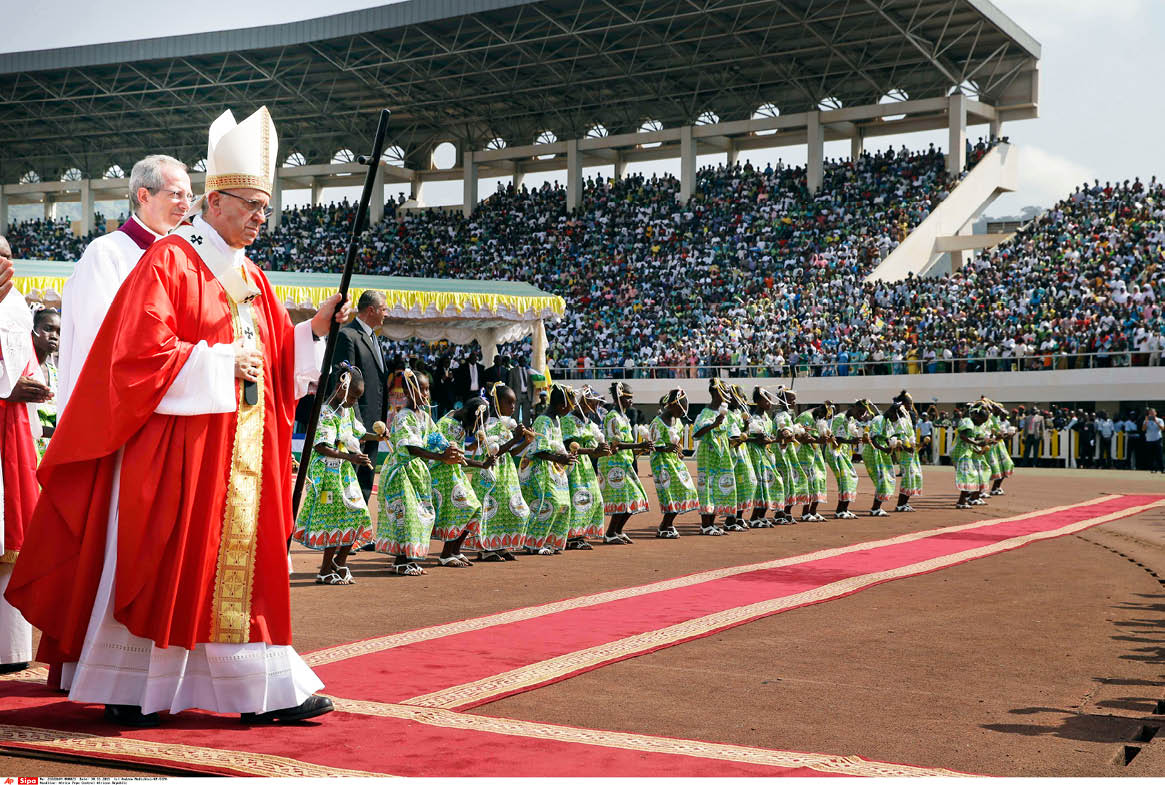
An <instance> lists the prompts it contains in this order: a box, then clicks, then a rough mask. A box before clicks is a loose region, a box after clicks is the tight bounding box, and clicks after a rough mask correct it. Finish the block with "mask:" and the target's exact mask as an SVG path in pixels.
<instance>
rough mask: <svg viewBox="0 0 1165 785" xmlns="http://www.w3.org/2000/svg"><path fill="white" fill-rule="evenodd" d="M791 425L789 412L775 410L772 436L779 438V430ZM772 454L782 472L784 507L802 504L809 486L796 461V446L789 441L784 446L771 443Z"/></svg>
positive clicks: (791, 417)
mask: <svg viewBox="0 0 1165 785" xmlns="http://www.w3.org/2000/svg"><path fill="white" fill-rule="evenodd" d="M792 427H793V415H792V413H791V412H788V411H783V412H777V413H776V415H775V416H774V417H773V437H774V438H779V437H780V435H781V430H782V429H786V428H792ZM773 454H774V456H776V457H777V468H778V469H779V470H780V471H782V472H783V474H782V476H781V479H782V480H783V481H784V486H785V501H784V506H785V507H791V506H793V505H794V504H804V503H805V500H806V499H807V498H808V497H809V486H808V485H806V483H805V475H804V474H802V473H801V464H800V463H798V462H797V447H796V445H795V444H794V443H793V442H789V443H788V444H786V445H785V446H784V447H782V446H781V445H779V444H774V445H773Z"/></svg>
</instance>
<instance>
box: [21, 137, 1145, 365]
mask: <svg viewBox="0 0 1165 785" xmlns="http://www.w3.org/2000/svg"><path fill="white" fill-rule="evenodd" d="M989 146H990V145H989V143H987V142H984V141H980V142H979V143H978V144H977V145H975V146H974V147H972V148H971V149H970V150H969V154H968V159H967V160H968V165H969V166H973V165H974V163H975V162H976V161H978V160H979V159H980V158H981V157H982V156H983V154H985V152H986V151H987V150H988V149H989ZM952 185H953V183H952V182H950V180H949V178H948V177H947V175H946V170H945V168H944V156H943V154H942V152H941V151H939V150H937V149H935V148H934V147H931V148H930V149H929V150H926V151H923V152H909V151H907V150H905V149H904V148H902V149H898V150H895V149H888V150H886V151H884V152H879V153H866V154H863V155H862V156H861V158H860V159H859V160H858V161H857V163H856V165H855V164H853V163H852V162H851V161H850V160H848V159H844V160H834V161H827V162H826V164H825V177H824V186H823V188H822V190H821V191H820V192H819V193H818V194H816V195H811V194H810V193H809V192H808V189H807V188H806V182H805V170H804V168H800V167H790V166H784V165H780V164H778V165H777V166H775V167H774V166H772V165H766V166H764V167H763V168H761V167H759V166H753V165H751V164H749V163H747V162H745V163H741V164H737V165H735V166H726V165H720V166H716V167H707V168H704V169H702V170H700V172H699V176H698V181H697V192H696V195H695V196H694V197H693V198H692V199H691V200H690V201H689V202H688V203H687V204H680V203H678V202H677V201H676V198H675V194H676V191H677V189H678V181H677V180H676V179H675V178H674V177H670V176H663V177H651V178H647V177H644V176H642V175H635V176H628V177H624V178H621V179H618V180H616V179H611V178H598V179H595V178H590V179H588V180H587V181H586V183H585V188H584V191H583V205H582V208H581V209H580V210H579V211H577V212H576V213H573V214H572V213H570V212H568V211H567V210H566V207H565V189H564V188H562V187H558V186H557V184H553V185H552V184H549V183H548V184H545V185H543V186H542V187H539V188H535V189H532V190H531V189H526V188H522V189H519V190H515V189H514V188H513V187H512V186H510V185H507V186H503V187H500V188H499V190H498V191H497V192H496V193H495V194H493V195H492V196H490V197H489V198H487V199H485V200H484V201H483V202H482V203H481V204H480V205H479V207H478V209H476V210H475V211H474V213H473V215H472V216H471V217H469V218H465V217H463V216H462V215H461V214H460V213H459V212H458V213H455V212H447V211H441V210H423V211H412V212H408V213H407V214H402V215H400V216H393V215H392V213H391V208H392V206H393V205H391V204H390V206H389V207H390V211H388V212H387V213H386V215H388V217H387V218H386V220H385V221H383V222H381V223H380V224H377V225H375V226H373V227H372V228H371V229H370V230H369V231H368V233H367V234H366V235H365V237H364V240H363V245H362V247H361V251H360V256H361V258H360V262H359V264H360V267H361V270H362V271H363V272H369V273H378V274H392V275H408V276H420V277H437V278H491V279H513V280H522V281H528V282H530V283H533V284H535V285H537V286H539V287H540V288H543V289H545V290H547V291H550V292H553V293H555V294H558V295H561V296H562V297H563V298H565V299H566V301H567V304H568V307H567V317H566V318H565V319H564V320H563V321H561V322H559V323H557V324H555V325H553V326H551V327H550V328H549V351H548V357H549V359H550V361H551V362H552V365H551V367H552V370H553V371H556V372H557V373H559V374H564V375H565V374H569V375H572V376H573V375H575V374H577V373H579V372H583V373H586V374H598V375H604V376H607V375H613V374H616V373H617V374H619V375H623V374H624V373H628V372H630V373H633V374H635V375H648V374H650V375H653V376H673V375H674V376H697V375H700V376H704V375H708V374H709V373H710V372H713V371H712V369H722V370H721V371H720V372H723V373H730V374H732V375H759V376H782V375H786V374H788V373H791V372H800V373H808V374H812V375H842V376H844V375H849V374H857V373H865V374H884V373H934V372H947V371H962V370H968V371H975V370H1001V369H1003V368H1011V367H1019V368H1025V369H1038V368H1076V367H1105V366H1109V365H1122V364H1150V363H1152V364H1156V363H1157V362H1159V355H1160V351H1161V349H1162V348H1163V347H1162V346H1161V338H1160V336H1161V334H1162V332H1163V328H1165V319H1163V318H1162V313H1161V307H1160V305H1159V301H1160V300H1161V298H1162V297H1165V270H1163V269H1162V264H1161V263H1162V260H1163V259H1162V257H1163V253H1165V199H1163V197H1165V192H1163V185H1162V183H1160V182H1158V181H1157V180H1156V178H1154V179H1152V180H1151V181H1149V182H1148V183H1143V182H1141V181H1140V180H1134V181H1132V182H1129V181H1125V182H1123V183H1104V184H1101V183H1099V182H1094V183H1091V184H1087V183H1086V184H1082V185H1081V186H1079V187H1078V188H1077V189H1076V190H1075V191H1074V192H1073V193H1072V194H1070V195H1068V196H1067V197H1066V198H1064V199H1063V200H1061V201H1060V202H1059V203H1057V204H1056V205H1054V206H1053V207H1052V208H1051V209H1050V210H1048V211H1047V212H1046V213H1045V214H1044V215H1042V216H1041V217H1040V218H1038V219H1036V220H1034V221H1032V222H1031V223H1030V224H1029V225H1028V226H1026V227H1024V228H1023V229H1021V230H1020V231H1019V232H1018V233H1017V234H1016V235H1015V236H1014V238H1012V239H1011V240H1010V241H1009V242H1006V243H1004V244H1002V245H1000V246H998V247H996V248H995V249H993V250H991V251H989V252H986V253H984V254H982V255H980V256H978V257H977V258H976V259H975V260H974V261H973V262H972V263H971V264H970V265H969V266H968V267H966V268H965V269H963V270H959V271H956V272H954V273H953V274H950V275H946V276H938V277H925V278H914V277H911V278H908V279H906V280H902V281H898V282H896V283H893V284H887V283H879V284H871V283H864V282H863V279H864V277H865V276H866V275H867V274H868V273H869V272H870V271H871V270H872V269H873V267H874V266H875V265H876V264H877V263H878V262H879V261H880V260H881V259H882V258H883V257H885V255H886V254H887V253H888V252H889V251H890V250H892V249H893V248H894V247H895V246H896V245H897V244H898V243H899V242H900V241H901V240H902V239H903V238H904V237H905V236H906V235H907V234H908V233H909V232H910V231H911V230H912V229H913V228H914V227H916V226H917V225H918V224H919V223H921V221H922V220H923V219H924V218H925V217H926V216H927V215H928V214H929V212H930V211H931V209H932V208H933V207H934V206H935V205H937V204H938V203H939V202H940V201H941V200H942V199H944V198H945V197H946V196H947V194H948V192H949V189H950V188H951V187H952ZM353 212H354V209H353V207H351V206H350V205H348V204H347V203H342V204H335V203H333V204H331V205H328V206H315V207H304V208H300V209H298V210H286V211H285V212H284V216H283V223H282V225H281V226H280V227H279V228H278V229H277V230H276V231H275V232H274V233H272V234H269V235H264V236H262V237H261V239H260V240H259V242H257V243H256V244H255V246H254V247H253V248H252V250H251V251H250V255H251V257H252V258H253V259H255V260H256V261H257V262H258V263H259V264H260V265H261V266H264V267H266V268H268V269H273V270H297V271H311V272H333V271H336V270H338V269H339V266H340V265H341V264H342V260H343V252H344V249H345V247H346V244H347V241H348V232H349V230H350V225H351V220H352V215H353ZM9 239H10V241H11V242H12V245H13V248H14V250H15V253H16V256H17V257H18V258H20V257H24V258H42V259H43V258H49V259H74V258H76V257H77V256H78V255H79V254H80V250H81V249H82V248H83V247H84V245H85V244H86V243H87V242H88V240H89V239H90V238H86V237H74V236H72V234H71V232H70V231H69V228H68V225H67V224H66V223H64V222H53V221H44V220H37V221H29V222H24V223H20V224H16V225H14V226H13V227H12V229H11V231H10V234H9ZM396 351H397V352H399V353H403V354H406V355H412V356H416V357H417V358H418V359H419V360H421V361H422V362H426V363H427V364H432V363H433V362H434V360H435V358H434V354H435V353H437V352H438V351H441V349H439V348H438V347H436V346H433V345H428V344H422V343H420V342H416V341H413V342H410V343H407V344H402V345H398V346H397V347H396ZM452 351H454V353H460V352H463V351H465V350H464V349H463V348H454V349H453V350H452Z"/></svg>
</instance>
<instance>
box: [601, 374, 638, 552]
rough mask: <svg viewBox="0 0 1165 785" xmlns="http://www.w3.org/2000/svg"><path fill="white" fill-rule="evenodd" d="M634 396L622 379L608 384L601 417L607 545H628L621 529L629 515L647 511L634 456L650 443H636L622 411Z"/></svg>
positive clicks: (628, 542) (626, 408)
mask: <svg viewBox="0 0 1165 785" xmlns="http://www.w3.org/2000/svg"><path fill="white" fill-rule="evenodd" d="M633 400H634V398H633V397H632V395H631V391H630V390H629V389H628V388H627V386H626V385H624V384H623V383H622V382H615V383H614V384H612V385H611V401H612V403H613V406H612V407H611V410H610V411H609V412H607V414H606V416H605V417H603V436H604V437H606V440H607V444H608V445H609V449H610V455H606V456H603V457H602V458H599V487H600V488H601V489H602V493H603V509H604V511H605V512H606V514H607V515H610V516H611V522H610V524H608V526H607V532H606V534H604V535H603V542H605V543H606V544H608V545H631V544H632V543H633V542H634V540H632V539H631V536H630V535H629V534H625V533H624V532H623V527H624V526H626V525H627V521H628V520H629V519H630V518H631V516H632V515H638V514H639V513H641V512H647V509H648V506H647V492H646V491H644V490H643V483H641V482H640V481H639V474H638V473H637V472H636V471H635V456H638V455H646V454H647V453H648V452H650V451H651V442H650V441H649V440H644V441H642V442H637V441H636V438H635V432H634V431H633V430H632V429H631V421H630V420H629V419H627V415H626V411H627V410H628V409H629V408H631V404H632V402H633Z"/></svg>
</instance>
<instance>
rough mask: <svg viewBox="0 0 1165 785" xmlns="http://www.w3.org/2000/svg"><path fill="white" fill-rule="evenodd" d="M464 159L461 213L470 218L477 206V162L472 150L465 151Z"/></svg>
mask: <svg viewBox="0 0 1165 785" xmlns="http://www.w3.org/2000/svg"><path fill="white" fill-rule="evenodd" d="M463 160H464V164H463V167H464V168H463V172H464V174H463V175H462V183H463V185H464V187H463V189H462V194H463V196H462V201H461V214H462V215H464V216H465V217H466V218H468V217H469V216H471V215H473V208H474V207H477V162H476V161H474V160H473V151H472V150H469V151H468V152H466V153H465V156H464V157H463Z"/></svg>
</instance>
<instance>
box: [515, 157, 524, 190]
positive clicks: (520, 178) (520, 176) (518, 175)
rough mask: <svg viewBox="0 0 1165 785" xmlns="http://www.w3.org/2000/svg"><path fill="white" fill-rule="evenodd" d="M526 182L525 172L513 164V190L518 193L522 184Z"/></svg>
mask: <svg viewBox="0 0 1165 785" xmlns="http://www.w3.org/2000/svg"><path fill="white" fill-rule="evenodd" d="M525 181H526V170H524V169H523V168H522V166H521V164H519V163H517V162H516V161H515V162H514V190H515V191H518V190H520V189H521V188H522V183H524V182H525Z"/></svg>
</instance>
